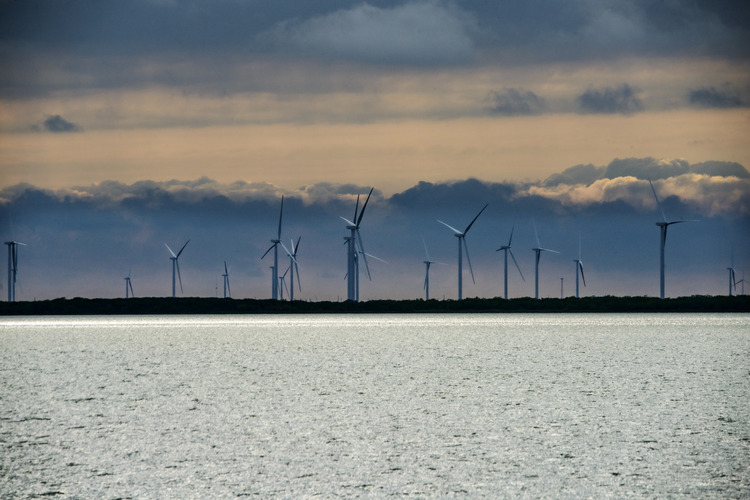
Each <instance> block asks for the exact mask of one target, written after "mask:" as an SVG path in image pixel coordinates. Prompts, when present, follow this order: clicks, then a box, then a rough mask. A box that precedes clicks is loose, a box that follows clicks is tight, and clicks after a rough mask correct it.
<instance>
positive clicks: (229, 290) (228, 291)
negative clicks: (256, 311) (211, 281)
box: [227, 276, 232, 297]
mask: <svg viewBox="0 0 750 500" xmlns="http://www.w3.org/2000/svg"><path fill="white" fill-rule="evenodd" d="M227 293H228V294H229V296H230V297H231V296H232V287H230V286H229V276H227Z"/></svg>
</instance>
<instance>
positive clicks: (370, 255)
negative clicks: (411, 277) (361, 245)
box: [363, 252, 388, 264]
mask: <svg viewBox="0 0 750 500" xmlns="http://www.w3.org/2000/svg"><path fill="white" fill-rule="evenodd" d="M363 253H364V252H363ZM365 255H367V256H368V257H371V258H373V259H375V260H379V261H380V262H382V263H383V264H388V261H387V260H383V259H381V258H380V257H376V256H374V255H373V254H371V253H368V254H365Z"/></svg>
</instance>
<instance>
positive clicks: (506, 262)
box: [495, 221, 526, 300]
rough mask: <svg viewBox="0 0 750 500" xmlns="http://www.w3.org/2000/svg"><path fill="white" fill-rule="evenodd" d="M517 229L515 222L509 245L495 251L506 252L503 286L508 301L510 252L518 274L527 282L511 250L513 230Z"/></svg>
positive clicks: (511, 230)
mask: <svg viewBox="0 0 750 500" xmlns="http://www.w3.org/2000/svg"><path fill="white" fill-rule="evenodd" d="M515 228H516V223H515V221H514V222H513V225H512V226H511V228H510V238H508V244H507V245H503V246H501V247H500V248H498V249H497V250H495V251H496V252H499V251H500V250H503V251H504V252H505V262H504V268H505V274H504V278H503V284H504V289H505V300H508V252H510V256H511V258H512V259H513V262H514V263H515V265H516V269H518V274H520V275H521V279H522V280H524V281H526V278H524V277H523V273H522V272H521V268H520V267H519V265H518V262H517V261H516V256H515V255H513V250H511V246H510V244H511V242H512V241H513V230H514V229H515Z"/></svg>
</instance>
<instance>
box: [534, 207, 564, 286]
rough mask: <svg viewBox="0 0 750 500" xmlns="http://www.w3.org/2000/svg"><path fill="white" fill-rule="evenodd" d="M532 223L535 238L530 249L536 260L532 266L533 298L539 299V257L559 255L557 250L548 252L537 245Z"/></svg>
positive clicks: (537, 239) (537, 240)
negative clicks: (534, 245)
mask: <svg viewBox="0 0 750 500" xmlns="http://www.w3.org/2000/svg"><path fill="white" fill-rule="evenodd" d="M532 222H533V223H534V236H536V247H535V248H532V250H533V251H534V253H536V260H535V264H534V298H535V299H538V298H539V257H541V255H542V252H552V253H560V252H558V251H557V250H550V249H549V248H542V245H541V244H540V243H539V233H538V232H537V230H536V221H534V220H533V219H532Z"/></svg>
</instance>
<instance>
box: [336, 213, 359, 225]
mask: <svg viewBox="0 0 750 500" xmlns="http://www.w3.org/2000/svg"><path fill="white" fill-rule="evenodd" d="M339 218H340V219H341V220H343V221H344V222H346V223H347V224H349V225H350V226H356V224H355V223H353V222H352V221H350V220H349V219H347V218H346V217H341V216H340V215H339Z"/></svg>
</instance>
